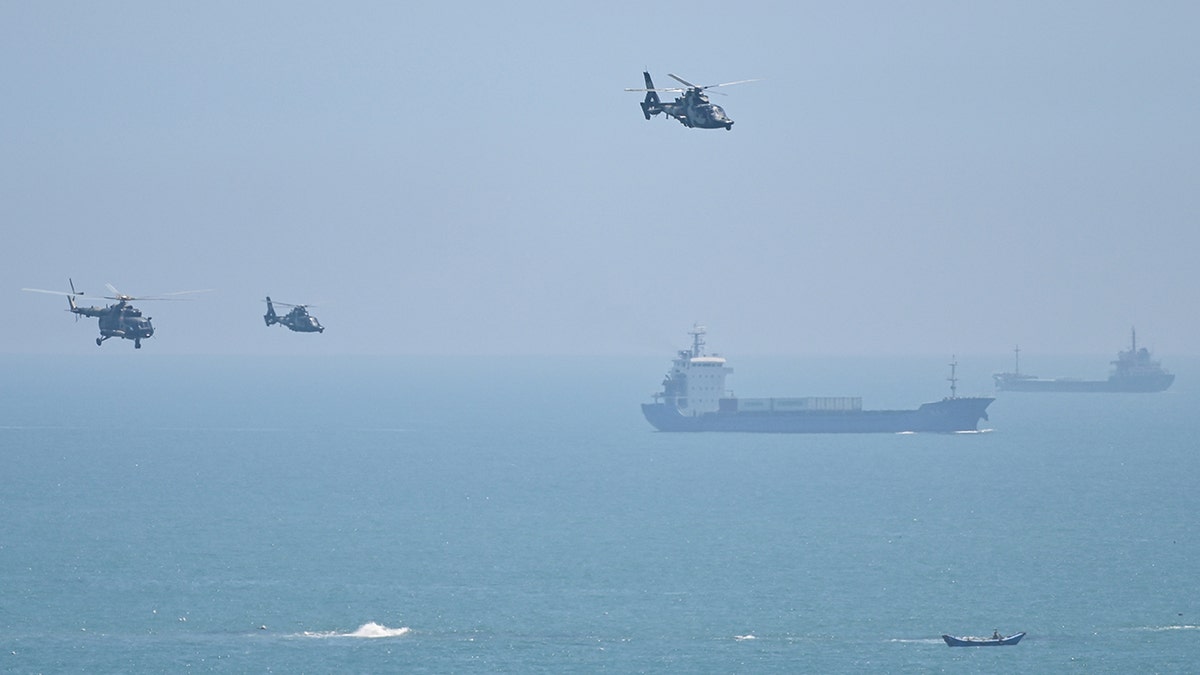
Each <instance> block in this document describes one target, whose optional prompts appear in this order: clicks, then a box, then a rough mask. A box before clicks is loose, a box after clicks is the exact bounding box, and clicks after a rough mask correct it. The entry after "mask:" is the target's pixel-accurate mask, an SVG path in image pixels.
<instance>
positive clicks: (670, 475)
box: [0, 353, 1200, 673]
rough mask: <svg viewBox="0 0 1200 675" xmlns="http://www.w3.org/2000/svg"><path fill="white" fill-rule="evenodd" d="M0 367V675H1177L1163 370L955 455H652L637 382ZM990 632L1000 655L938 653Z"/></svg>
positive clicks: (1193, 541) (1171, 397) (653, 363)
mask: <svg viewBox="0 0 1200 675" xmlns="http://www.w3.org/2000/svg"><path fill="white" fill-rule="evenodd" d="M943 361H944V359H941V360H929V359H910V360H900V361H891V362H882V361H877V360H876V361H855V360H853V359H843V360H840V361H837V362H833V363H828V362H826V363H817V362H811V361H810V362H805V361H803V360H790V361H783V362H775V361H772V360H770V359H757V360H747V361H746V362H745V363H736V364H734V367H735V368H736V369H737V374H736V375H735V376H734V378H733V380H732V382H731V384H733V385H735V388H736V389H737V390H738V392H739V393H741V394H743V395H747V396H750V395H756V394H757V395H861V396H863V397H864V403H865V405H866V406H867V407H885V406H908V405H916V404H918V403H920V402H922V401H925V400H933V399H936V398H938V397H940V396H942V395H943V393H944V392H943V391H942V390H941V387H942V386H943V385H944V382H943V381H942V378H944V376H945V373H944V372H943ZM997 362H998V363H1001V364H1002V363H1004V361H1003V357H999V358H998V359H997ZM0 363H2V364H3V367H4V372H5V377H4V382H3V391H2V393H0V404H2V405H3V408H2V409H0V452H2V453H3V455H2V456H3V458H4V465H3V466H4V469H3V478H2V480H0V505H2V506H3V521H0V522H2V524H0V584H2V589H3V595H2V599H0V647H2V648H3V649H2V650H0V670H10V671H16V672H55V671H86V672H133V671H147V670H152V671H195V672H207V671H217V672H244V671H256V672H267V671H277V672H301V671H303V672H332V671H339V672H388V671H404V672H463V671H473V672H554V673H564V672H595V671H611V672H622V673H624V672H666V671H683V672H688V671H693V672H694V671H702V672H803V671H808V672H862V671H884V672H913V673H918V672H931V671H932V672H1054V673H1058V672H1089V673H1091V672H1114V673H1127V672H1187V671H1189V670H1193V669H1194V668H1195V666H1194V662H1195V661H1196V659H1197V658H1198V657H1200V576H1198V575H1197V574H1196V570H1197V565H1196V560H1197V559H1200V540H1198V538H1197V534H1198V532H1197V529H1198V528H1197V525H1196V523H1197V518H1196V513H1197V510H1198V507H1200V497H1198V496H1197V491H1196V485H1197V484H1200V459H1198V458H1197V452H1196V450H1197V446H1198V445H1200V444H1198V442H1197V440H1198V439H1200V418H1198V416H1197V415H1196V412H1195V411H1196V410H1198V409H1200V405H1198V404H1200V387H1195V386H1194V385H1193V384H1192V383H1194V382H1197V381H1200V380H1198V377H1200V368H1198V367H1197V366H1200V364H1196V363H1189V362H1182V363H1181V362H1178V360H1175V359H1172V360H1171V362H1170V363H1168V366H1170V367H1171V368H1172V370H1174V371H1175V372H1177V373H1178V374H1179V378H1178V381H1177V383H1176V385H1175V387H1174V388H1173V390H1172V391H1169V392H1166V393H1164V394H1158V395H1099V394H1098V395H1069V394H1005V395H1003V396H1002V397H1001V398H1000V399H999V400H998V401H997V402H996V403H994V404H993V405H992V408H991V420H990V422H987V423H985V425H984V426H985V427H987V428H989V429H992V431H990V432H988V433H981V434H970V435H922V434H917V435H892V434H885V435H852V436H828V435H813V436H773V435H737V434H709V435H705V434H701V435H679V434H662V433H656V432H653V431H652V430H651V428H650V427H649V425H647V424H646V423H645V422H644V420H642V419H641V416H640V411H639V410H638V407H637V404H638V403H640V402H641V401H643V400H646V399H647V398H648V394H649V393H650V392H651V391H653V389H654V388H655V385H656V384H657V383H658V381H659V380H660V379H661V375H662V371H664V370H665V368H666V366H667V361H666V360H665V359H633V360H623V359H618V358H604V359H584V358H548V359H534V358H521V359H503V358H461V359H453V358H438V359H398V358H392V359H382V360H376V359H368V358H341V359H332V360H329V359H325V360H318V359H307V360H306V359H283V358H278V359H248V358H247V359H241V358H179V357H159V356H156V355H153V354H142V353H137V354H132V353H131V354H129V355H128V356H126V355H120V356H116V355H114V356H105V357H104V358H83V357H73V358H68V359H50V358H46V359H36V360H34V361H28V360H25V361H19V360H17V359H15V358H8V359H6V360H4V361H2V362H0ZM976 370H978V372H977V373H976V372H973V371H971V370H970V369H969V368H968V369H967V378H968V381H966V382H964V383H963V387H964V389H965V390H966V391H964V392H963V393H971V392H972V391H977V390H985V389H987V388H988V385H989V384H990V383H989V382H988V381H987V372H988V371H987V369H986V367H979V366H978V365H977V367H976ZM755 371H757V375H756V374H754V373H755ZM767 371H769V372H767ZM930 371H934V372H932V373H931V372H930ZM1064 372H1065V371H1064ZM788 381H795V382H797V384H796V385H795V386H794V387H792V388H790V389H785V387H784V385H783V384H780V383H786V382H788ZM905 391H910V392H911V393H909V394H907V395H905V393H904V392H905ZM997 628H998V629H999V630H1000V631H1001V632H1017V631H1027V633H1028V637H1026V639H1025V640H1024V641H1022V642H1021V644H1020V645H1018V646H1017V647H1012V648H1004V649H950V648H948V647H946V646H945V645H944V644H943V643H942V642H941V641H940V638H939V636H940V634H941V633H944V632H949V633H959V634H988V635H990V634H991V631H992V630H993V629H997Z"/></svg>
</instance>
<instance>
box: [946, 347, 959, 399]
mask: <svg viewBox="0 0 1200 675" xmlns="http://www.w3.org/2000/svg"><path fill="white" fill-rule="evenodd" d="M957 370H958V357H957V356H955V355H953V354H951V355H950V377H947V378H946V379H947V380H950V398H958V376H957V375H956V372H957Z"/></svg>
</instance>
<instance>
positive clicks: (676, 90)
mask: <svg viewBox="0 0 1200 675" xmlns="http://www.w3.org/2000/svg"><path fill="white" fill-rule="evenodd" d="M625 91H662V92H668V93H679V92H681V91H687V89H684V88H682V87H655V88H654V89H646V88H642V89H629V88H626V89H625Z"/></svg>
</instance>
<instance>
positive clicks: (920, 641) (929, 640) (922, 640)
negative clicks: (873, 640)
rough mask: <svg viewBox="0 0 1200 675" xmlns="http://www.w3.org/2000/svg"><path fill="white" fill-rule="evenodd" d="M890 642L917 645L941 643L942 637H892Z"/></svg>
mask: <svg viewBox="0 0 1200 675" xmlns="http://www.w3.org/2000/svg"><path fill="white" fill-rule="evenodd" d="M888 642H902V643H908V644H916V645H940V644H942V640H941V638H892V639H891V640H888Z"/></svg>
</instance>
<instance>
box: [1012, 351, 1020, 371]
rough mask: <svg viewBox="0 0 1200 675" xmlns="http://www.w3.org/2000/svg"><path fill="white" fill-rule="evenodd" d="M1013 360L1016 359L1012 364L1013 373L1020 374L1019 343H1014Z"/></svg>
mask: <svg viewBox="0 0 1200 675" xmlns="http://www.w3.org/2000/svg"><path fill="white" fill-rule="evenodd" d="M1013 360H1014V361H1016V363H1014V364H1013V375H1020V374H1021V345H1016V346H1014V347H1013Z"/></svg>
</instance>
